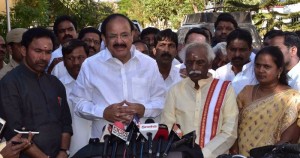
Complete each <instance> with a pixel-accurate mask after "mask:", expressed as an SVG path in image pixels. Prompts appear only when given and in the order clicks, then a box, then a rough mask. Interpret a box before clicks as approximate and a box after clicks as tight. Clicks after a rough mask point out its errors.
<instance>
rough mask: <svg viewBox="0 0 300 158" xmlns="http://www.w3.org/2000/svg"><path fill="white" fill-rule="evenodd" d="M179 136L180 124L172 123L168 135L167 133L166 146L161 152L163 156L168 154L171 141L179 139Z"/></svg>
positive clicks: (180, 135)
mask: <svg viewBox="0 0 300 158" xmlns="http://www.w3.org/2000/svg"><path fill="white" fill-rule="evenodd" d="M181 138H182V131H181V130H180V125H179V124H175V123H174V125H173V127H172V130H171V132H170V135H169V141H168V144H167V147H166V149H165V151H164V153H163V157H167V156H168V154H169V151H170V149H171V145H172V143H173V142H174V141H177V140H180V139H181Z"/></svg>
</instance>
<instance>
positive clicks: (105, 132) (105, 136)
mask: <svg viewBox="0 0 300 158" xmlns="http://www.w3.org/2000/svg"><path fill="white" fill-rule="evenodd" d="M102 132H103V134H102V136H101V139H100V142H104V148H103V154H102V157H103V158H106V157H107V147H108V144H109V138H110V136H111V132H112V125H111V124H107V125H105V126H104V127H103V130H102Z"/></svg>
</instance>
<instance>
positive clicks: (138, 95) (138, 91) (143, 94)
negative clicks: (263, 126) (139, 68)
mask: <svg viewBox="0 0 300 158" xmlns="http://www.w3.org/2000/svg"><path fill="white" fill-rule="evenodd" d="M132 98H133V100H134V101H138V102H140V101H142V102H146V101H147V100H148V98H149V88H148V83H147V80H146V79H145V78H139V77H133V78H132Z"/></svg>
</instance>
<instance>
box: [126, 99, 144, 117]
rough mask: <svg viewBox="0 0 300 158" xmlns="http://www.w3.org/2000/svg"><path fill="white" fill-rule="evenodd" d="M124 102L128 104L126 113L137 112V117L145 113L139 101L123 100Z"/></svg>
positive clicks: (132, 113)
mask: <svg viewBox="0 0 300 158" xmlns="http://www.w3.org/2000/svg"><path fill="white" fill-rule="evenodd" d="M125 104H126V105H128V106H127V107H126V113H128V114H130V115H132V116H133V115H134V114H137V115H138V116H139V118H141V117H143V116H144V113H145V106H144V105H142V104H139V103H130V102H128V101H125Z"/></svg>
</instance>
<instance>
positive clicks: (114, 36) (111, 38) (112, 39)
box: [108, 33, 131, 41]
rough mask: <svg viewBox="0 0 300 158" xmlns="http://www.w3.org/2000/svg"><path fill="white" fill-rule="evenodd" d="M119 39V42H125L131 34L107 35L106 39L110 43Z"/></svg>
mask: <svg viewBox="0 0 300 158" xmlns="http://www.w3.org/2000/svg"><path fill="white" fill-rule="evenodd" d="M119 37H120V38H121V40H124V41H126V40H128V39H129V38H130V37H131V33H121V34H120V35H117V34H109V35H108V39H109V40H111V41H115V40H117V39H118V38H119Z"/></svg>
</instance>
